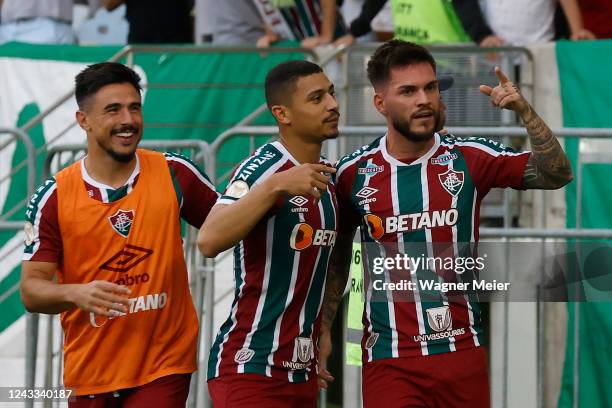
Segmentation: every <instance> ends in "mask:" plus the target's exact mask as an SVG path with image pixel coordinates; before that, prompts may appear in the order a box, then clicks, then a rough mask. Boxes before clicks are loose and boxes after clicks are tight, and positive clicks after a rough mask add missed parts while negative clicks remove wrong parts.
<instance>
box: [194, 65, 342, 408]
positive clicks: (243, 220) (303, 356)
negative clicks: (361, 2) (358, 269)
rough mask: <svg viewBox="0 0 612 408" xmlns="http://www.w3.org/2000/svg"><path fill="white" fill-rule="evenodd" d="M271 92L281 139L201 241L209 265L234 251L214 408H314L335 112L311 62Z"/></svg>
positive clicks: (330, 238)
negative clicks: (326, 152)
mask: <svg viewBox="0 0 612 408" xmlns="http://www.w3.org/2000/svg"><path fill="white" fill-rule="evenodd" d="M265 93H266V102H267V104H268V107H269V109H270V111H271V112H272V115H273V116H274V118H275V119H276V122H277V123H278V127H279V131H280V139H279V140H278V141H275V142H272V143H268V144H266V145H264V146H262V147H261V148H259V149H258V150H257V151H256V152H255V153H254V154H253V155H252V156H251V157H249V158H247V159H246V160H245V161H243V162H242V164H240V165H239V166H238V168H237V169H236V171H235V172H234V174H233V176H232V178H231V180H230V183H229V185H228V187H227V189H226V191H225V193H224V194H223V196H222V197H221V198H220V199H219V201H218V202H217V205H215V207H214V208H213V209H212V211H211V213H210V215H209V217H208V218H207V219H206V221H205V222H204V225H203V226H202V228H201V230H200V235H199V237H198V244H199V247H200V249H201V251H202V252H203V253H204V255H206V256H209V257H212V256H216V255H217V254H218V253H219V252H221V251H224V250H226V249H228V248H231V247H232V246H233V247H234V275H235V281H236V292H235V296H234V301H233V303H232V308H231V311H230V314H229V317H228V318H227V320H226V321H225V323H224V324H223V325H222V326H221V330H220V331H219V334H218V335H217V338H216V340H215V342H214V344H213V346H212V349H211V350H210V357H209V360H208V389H209V391H210V394H211V397H212V400H213V403H214V406H215V408H224V407H231V408H235V407H251V406H254V405H256V406H261V407H316V397H317V371H316V368H317V363H316V361H317V354H318V350H317V345H316V341H317V339H318V335H319V321H320V319H319V311H320V307H321V301H322V300H323V289H324V285H325V276H326V273H327V266H328V259H329V256H330V253H331V249H332V247H333V245H334V242H335V239H336V230H337V226H338V217H337V211H336V199H335V191H334V185H333V184H332V183H331V181H330V175H331V173H333V172H335V169H334V168H333V167H331V164H330V163H329V162H328V161H327V160H325V159H324V158H322V157H321V156H320V154H321V144H322V143H323V141H325V140H326V139H331V138H335V137H337V136H338V118H339V112H338V103H337V102H336V97H335V92H334V86H333V84H332V83H331V82H330V81H329V79H328V78H327V77H326V76H325V74H324V73H323V72H322V70H321V68H320V67H319V66H318V65H316V64H313V63H311V62H307V61H289V62H285V63H282V64H279V65H277V66H276V67H274V68H273V69H272V70H270V72H269V73H268V75H267V77H266V81H265Z"/></svg>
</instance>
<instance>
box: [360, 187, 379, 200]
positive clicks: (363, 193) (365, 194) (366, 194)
mask: <svg viewBox="0 0 612 408" xmlns="http://www.w3.org/2000/svg"><path fill="white" fill-rule="evenodd" d="M376 193H378V190H377V189H375V188H372V187H367V186H366V187H363V188H362V189H361V190H359V191H358V192H357V194H355V196H357V197H359V198H363V200H361V201H359V202H358V203H357V205H366V204H369V203H374V202H376V198H375V197H372V198H370V197H371V196H372V195H374V194H376Z"/></svg>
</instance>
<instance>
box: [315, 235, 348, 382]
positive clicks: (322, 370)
mask: <svg viewBox="0 0 612 408" xmlns="http://www.w3.org/2000/svg"><path fill="white" fill-rule="evenodd" d="M354 235H355V229H352V230H351V231H349V232H342V231H340V232H339V233H338V238H337V239H336V244H335V245H334V249H333V251H332V253H331V257H330V260H329V267H328V268H327V280H326V282H325V296H324V297H323V306H322V308H321V335H320V336H319V388H325V389H327V382H330V381H334V377H333V376H332V375H331V374H330V372H329V371H327V358H328V357H329V355H330V354H331V350H332V344H331V326H332V323H333V322H334V318H335V317H336V312H337V311H338V305H340V301H342V296H343V295H344V288H345V287H346V282H347V280H348V278H349V271H350V269H351V254H352V247H353V236H354Z"/></svg>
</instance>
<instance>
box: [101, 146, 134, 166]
mask: <svg viewBox="0 0 612 408" xmlns="http://www.w3.org/2000/svg"><path fill="white" fill-rule="evenodd" d="M98 146H100V147H101V148H102V150H104V151H105V152H106V154H108V155H109V156H110V158H111V159H113V160H115V161H117V162H119V163H129V162H130V161H132V159H134V157H136V150H134V151H133V152H130V153H125V154H122V153H117V152H116V151H114V150H112V149H110V148H108V147H106V146H102V145H101V144H98Z"/></svg>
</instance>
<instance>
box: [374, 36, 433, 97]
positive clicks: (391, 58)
mask: <svg viewBox="0 0 612 408" xmlns="http://www.w3.org/2000/svg"><path fill="white" fill-rule="evenodd" d="M424 62H425V63H428V64H430V65H431V67H432V68H433V70H434V72H436V60H434V58H433V57H432V56H431V54H430V53H429V51H427V49H426V48H425V47H422V46H420V45H418V44H415V43H411V42H407V41H402V40H391V41H387V42H386V43H384V44H382V45H381V46H380V47H378V48H377V49H376V51H374V54H373V55H372V57H371V58H370V61H369V62H368V79H369V80H370V83H371V84H372V86H374V87H376V86H377V85H379V84H381V83H383V82H386V81H387V80H388V79H389V77H390V76H391V70H392V69H393V68H397V67H405V66H408V65H413V64H419V63H424Z"/></svg>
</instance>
